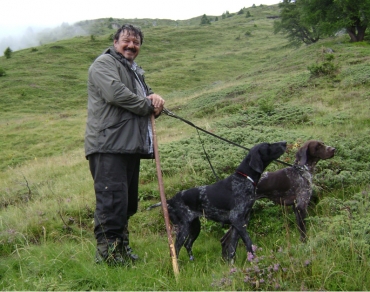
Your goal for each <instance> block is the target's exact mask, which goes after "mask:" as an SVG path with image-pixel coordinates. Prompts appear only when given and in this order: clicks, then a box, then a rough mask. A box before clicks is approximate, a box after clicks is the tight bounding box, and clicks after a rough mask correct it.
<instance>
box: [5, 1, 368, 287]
mask: <svg viewBox="0 0 370 292" xmlns="http://www.w3.org/2000/svg"><path fill="white" fill-rule="evenodd" d="M247 10H249V11H250V14H251V17H246V14H241V15H234V16H233V17H230V18H226V19H221V17H220V16H219V17H218V18H219V20H218V21H213V22H212V24H211V25H207V26H200V25H199V22H200V21H199V18H194V19H193V20H189V21H182V22H181V23H177V24H176V22H173V21H162V22H161V21H159V20H133V21H134V23H137V24H140V25H141V26H142V28H143V31H144V35H145V38H144V45H143V47H142V50H141V53H140V55H139V57H138V59H137V62H138V63H139V64H140V65H141V66H142V67H143V68H144V69H145V71H146V80H147V81H148V83H149V84H150V86H151V87H152V88H153V89H154V90H155V91H156V92H157V93H159V94H161V95H162V96H163V97H164V98H165V99H166V107H167V108H168V109H169V110H171V111H173V112H174V113H175V114H177V115H179V116H181V117H183V118H185V119H187V120H190V121H191V122H193V123H194V124H196V125H197V126H200V127H202V128H204V129H206V130H208V131H210V132H212V133H215V134H217V135H219V136H222V137H224V138H226V139H228V140H231V141H233V142H235V143H238V144H240V145H243V146H245V147H247V148H250V147H252V146H253V145H255V144H257V143H259V142H275V141H281V140H286V141H287V142H288V151H287V153H286V154H284V155H283V156H282V157H281V159H282V160H283V161H286V162H288V163H292V162H293V161H294V155H295V152H296V150H297V149H298V148H299V146H300V145H301V144H303V143H304V142H305V141H306V140H308V139H318V140H322V141H324V142H325V143H326V144H327V145H331V146H333V147H335V148H336V149H337V152H336V156H335V157H334V158H333V159H331V160H327V161H321V162H319V164H318V167H317V172H316V175H315V179H314V183H315V198H314V201H315V204H312V206H311V208H310V210H309V213H310V216H309V218H308V219H307V225H308V228H309V240H308V242H307V243H306V244H302V243H300V241H299V234H298V231H297V229H296V227H295V223H294V216H293V214H292V212H291V210H290V209H285V208H281V207H278V206H273V205H272V204H271V203H269V202H267V201H259V202H257V203H256V204H255V207H254V210H253V213H252V218H251V221H250V225H249V226H248V230H249V232H250V234H251V236H252V240H253V242H254V244H255V245H257V246H258V247H259V249H258V251H257V255H258V261H254V262H249V261H248V260H247V255H246V252H245V249H244V247H243V246H242V244H240V245H239V247H238V251H237V258H236V262H235V264H234V265H233V266H229V265H227V264H226V263H224V262H223V261H222V259H221V246H220V243H219V239H220V238H221V237H222V235H223V233H224V232H225V230H226V229H225V228H222V227H221V226H219V225H218V224H215V223H213V222H210V221H207V220H203V221H202V223H203V227H202V232H201V235H200V237H199V239H197V241H196V242H195V244H194V254H195V261H194V262H189V260H188V258H187V256H186V252H185V251H182V252H181V254H180V259H179V264H180V268H181V271H180V280H179V281H176V280H175V278H174V276H173V274H172V267H171V262H170V258H169V254H168V246H167V238H166V234H165V228H164V221H163V217H162V215H161V212H160V210H159V209H156V210H152V211H150V212H148V211H146V208H147V207H148V206H149V205H151V204H152V203H153V202H157V201H158V200H159V192H158V187H157V180H156V171H155V163H154V161H151V160H145V161H142V170H141V176H140V180H141V184H140V204H139V205H140V207H139V208H140V210H139V212H138V213H137V214H136V215H135V216H134V217H133V218H132V220H131V226H130V231H131V233H130V234H131V237H132V238H131V241H132V243H131V245H132V247H133V248H134V250H135V251H137V252H138V254H139V256H140V257H141V259H142V260H141V261H140V262H139V263H138V264H137V265H136V266H135V267H133V268H129V269H121V268H118V269H114V268H108V267H106V266H104V265H101V266H100V265H99V266H97V265H95V264H94V263H93V259H94V249H95V242H94V237H93V230H92V229H93V224H92V220H93V212H94V204H95V198H94V193H93V184H92V179H91V176H90V173H89V170H88V164H87V161H86V160H85V158H84V152H83V140H84V129H85V120H86V101H87V94H86V81H87V70H88V67H89V66H90V64H91V63H92V62H93V60H94V59H95V58H96V57H97V56H98V55H99V54H100V53H101V52H102V51H103V50H104V49H105V48H106V47H108V46H110V45H111V40H110V35H111V33H113V32H114V30H109V29H108V28H107V21H108V20H99V21H96V22H93V28H94V29H95V30H94V33H92V34H94V37H91V36H87V37H75V38H72V39H68V40H63V41H57V42H54V43H49V44H45V45H42V46H39V47H35V48H29V49H25V50H21V51H17V52H14V53H13V55H12V57H11V58H10V59H6V58H5V57H0V68H3V69H4V70H5V72H6V75H5V76H2V77H0V97H1V98H0V111H1V116H0V131H1V136H2V139H1V140H0V149H1V150H0V151H1V152H0V153H1V159H0V170H1V172H0V287H1V288H2V290H239V289H243V290H258V289H260V290H319V289H320V290H321V289H325V290H368V289H370V280H369V278H368V276H367V275H368V274H369V272H370V266H369V254H370V235H369V234H370V227H369V220H370V217H369V215H368V210H369V207H370V199H369V192H370V188H369V185H370V166H369V165H370V164H369V163H370V155H369V153H370V152H369V149H370V148H369V144H370V138H369V137H370V135H369V134H370V130H369V129H370V128H369V126H370V115H369V109H370V100H369V97H370V91H369V88H370V66H369V65H370V58H369V53H368V52H369V49H370V45H369V43H368V42H364V43H350V42H349V38H348V36H340V37H335V38H334V37H333V38H328V39H325V40H321V41H320V42H318V43H316V44H313V45H310V46H302V47H299V48H290V47H288V46H287V42H286V40H285V39H284V38H283V37H282V36H280V35H274V34H273V33H272V27H273V20H271V19H270V18H267V16H272V15H277V14H278V9H277V6H262V7H255V8H248V9H247ZM114 21H119V20H114ZM108 22H109V21H108ZM154 22H155V25H154ZM99 23H100V25H99ZM87 24H88V23H85V25H87ZM329 56H330V57H329ZM325 62H329V64H330V65H332V67H331V68H333V70H332V71H331V72H330V73H331V74H321V75H318V76H315V75H314V74H313V72H314V71H315V69H320V68H322V67H323V66H325V64H326V63H325ZM309 68H310V69H309ZM156 127H157V135H158V140H159V148H160V149H159V150H160V156H161V166H162V171H163V175H164V185H165V191H166V195H167V197H171V196H172V195H174V194H175V193H176V192H177V191H178V190H181V189H185V188H188V187H192V186H195V185H201V184H208V183H212V182H214V181H215V177H214V176H213V173H212V171H211V169H210V166H209V164H208V162H207V160H206V158H205V154H204V152H203V148H202V145H201V143H204V147H205V149H206V151H207V154H208V155H209V157H210V160H211V163H212V165H213V167H214V168H215V171H216V173H217V175H218V176H219V177H225V176H227V175H229V174H230V173H231V172H233V170H234V168H235V167H236V166H237V165H238V164H239V162H240V161H241V160H242V159H243V157H244V156H245V155H246V152H245V151H244V150H242V149H241V148H238V147H235V146H233V145H230V144H228V143H225V142H223V141H221V140H218V139H216V138H214V137H212V136H209V135H206V134H204V133H201V134H200V137H201V141H200V140H199V137H198V134H197V132H196V131H195V130H194V129H193V128H192V127H190V126H189V125H187V124H185V123H183V122H181V121H179V120H176V119H173V118H171V117H168V116H165V115H163V116H162V117H161V118H160V119H158V120H157V122H156ZM282 167H284V165H281V164H279V163H273V164H271V165H270V166H269V168H268V170H274V169H279V168H282Z"/></svg>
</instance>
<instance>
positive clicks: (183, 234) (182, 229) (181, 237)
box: [175, 222, 190, 258]
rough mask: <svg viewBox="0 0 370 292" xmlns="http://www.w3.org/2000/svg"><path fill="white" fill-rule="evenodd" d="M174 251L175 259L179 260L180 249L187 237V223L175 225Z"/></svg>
mask: <svg viewBox="0 0 370 292" xmlns="http://www.w3.org/2000/svg"><path fill="white" fill-rule="evenodd" d="M176 227H177V232H176V242H175V250H176V257H177V258H179V254H180V249H181V247H182V246H183V245H184V242H185V240H186V239H187V238H188V236H189V227H190V226H189V222H185V223H184V222H181V223H178V224H177V226H176Z"/></svg>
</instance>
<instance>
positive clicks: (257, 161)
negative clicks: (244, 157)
mask: <svg viewBox="0 0 370 292" xmlns="http://www.w3.org/2000/svg"><path fill="white" fill-rule="evenodd" d="M250 155H251V161H250V162H249V166H250V167H251V168H252V169H253V170H254V171H257V172H258V173H262V172H263V170H264V167H263V162H262V159H261V155H260V154H259V152H258V149H252V151H251V153H250Z"/></svg>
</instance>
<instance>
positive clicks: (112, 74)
mask: <svg viewBox="0 0 370 292" xmlns="http://www.w3.org/2000/svg"><path fill="white" fill-rule="evenodd" d="M136 73H137V75H138V76H139V78H140V79H141V82H142V84H143V85H144V87H146V91H147V95H150V94H152V93H153V92H152V90H151V89H150V88H149V87H148V86H147V85H146V84H145V80H144V70H142V69H141V68H140V67H138V68H137V70H136ZM134 78H135V77H134V73H133V71H132V69H131V68H130V65H129V64H128V62H127V61H126V59H125V58H124V57H123V56H122V55H121V54H118V53H116V52H115V50H114V48H113V47H111V48H108V49H107V50H106V51H105V52H104V53H103V54H102V55H100V56H99V57H98V58H97V59H96V60H95V61H94V63H93V64H92V65H91V66H90V68H89V71H88V83H87V89H88V105H87V110H88V113H87V123H86V132H85V155H86V157H87V156H88V155H90V154H93V153H125V154H134V153H135V154H141V155H142V157H151V155H148V154H149V148H148V145H146V143H145V141H146V138H147V136H148V123H149V117H150V115H151V114H152V113H153V110H154V108H153V106H152V104H151V100H149V99H148V98H146V97H140V96H138V95H136V93H137V89H136V82H135V79H134Z"/></svg>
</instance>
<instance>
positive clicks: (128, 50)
mask: <svg viewBox="0 0 370 292" xmlns="http://www.w3.org/2000/svg"><path fill="white" fill-rule="evenodd" d="M114 48H115V49H116V51H117V52H118V53H121V54H122V55H123V56H124V57H125V58H126V59H127V60H128V61H129V62H132V61H133V60H134V59H135V58H136V56H137V55H139V52H140V37H139V36H137V37H136V36H135V35H134V34H133V33H132V32H130V31H127V30H124V31H122V32H121V34H120V36H119V38H118V40H114Z"/></svg>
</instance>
